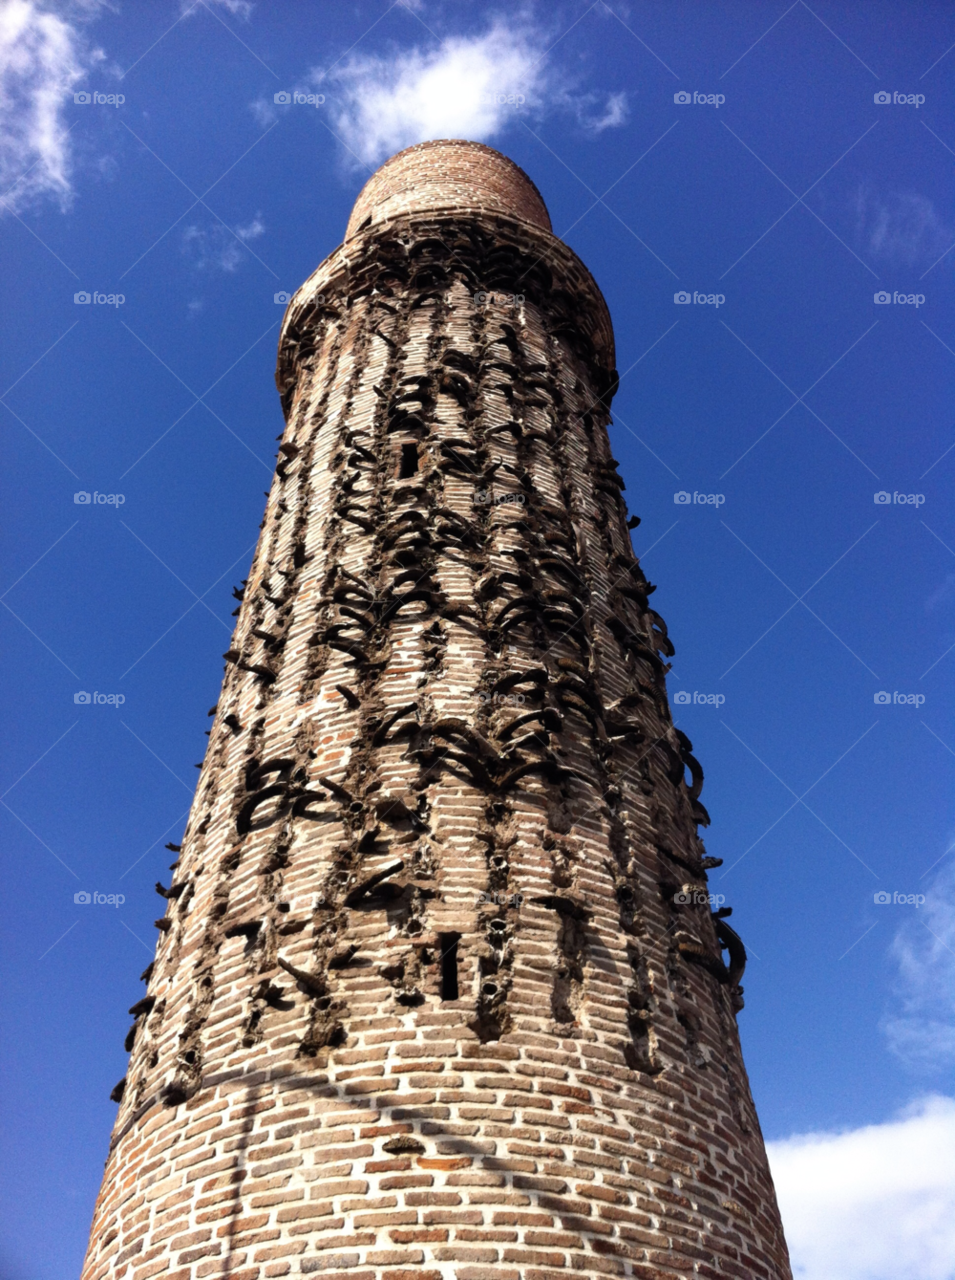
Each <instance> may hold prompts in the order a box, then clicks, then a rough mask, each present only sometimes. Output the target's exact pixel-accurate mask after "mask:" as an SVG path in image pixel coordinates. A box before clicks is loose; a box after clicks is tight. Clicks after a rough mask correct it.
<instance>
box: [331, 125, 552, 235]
mask: <svg viewBox="0 0 955 1280" xmlns="http://www.w3.org/2000/svg"><path fill="white" fill-rule="evenodd" d="M431 209H461V210H481V211H482V212H484V211H489V212H492V213H504V214H509V215H510V216H511V217H515V218H520V219H522V220H523V221H524V222H530V223H533V224H534V225H535V226H538V227H541V228H543V230H545V231H550V230H551V224H550V216H549V214H548V212H547V206H546V205H545V204H544V201H543V199H542V197H541V194H540V192H539V191H538V190H537V188H536V187H535V186H534V184H533V182H531V180H530V178H529V177H528V176H527V174H526V173H525V172H524V170H523V169H521V168H519V167H518V166H517V165H516V164H515V163H514V161H513V160H509V159H508V158H507V156H505V155H502V154H501V153H500V151H495V150H494V148H493V147H487V146H485V145H484V143H483V142H466V141H463V140H461V139H442V140H440V141H437V142H419V143H418V144H417V146H414V147H408V148H407V149H406V150H404V151H399V152H398V154H397V155H394V156H392V157H391V159H390V160H386V161H385V163H384V164H383V165H382V166H381V168H380V169H377V170H376V171H375V172H374V173H373V174H372V175H371V177H370V178H369V179H368V181H367V182H366V183H365V185H364V186H363V187H362V189H361V191H360V193H359V195H358V199H357V200H356V201H355V207H354V209H352V214H351V217H350V218H349V220H348V229H347V231H346V232H345V239H346V240H347V239H350V238H351V237H352V236H354V235H356V234H357V233H358V232H359V231H361V230H363V229H364V228H365V227H367V226H370V225H371V224H372V223H376V222H384V221H386V220H387V219H388V218H391V217H394V216H395V215H396V214H399V213H409V212H412V211H415V212H424V211H425V210H431Z"/></svg>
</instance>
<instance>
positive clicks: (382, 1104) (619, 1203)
mask: <svg viewBox="0 0 955 1280" xmlns="http://www.w3.org/2000/svg"><path fill="white" fill-rule="evenodd" d="M435 150H437V149H436V148H432V149H431V154H432V155H433V154H434V151H435ZM445 150H446V151H448V150H449V148H448V147H447V145H446V147H445ZM464 150H465V152H466V154H465V156H464V159H463V160H462V161H461V163H462V164H465V163H470V162H471V161H472V160H473V157H474V155H475V153H476V152H477V153H480V155H481V156H483V155H484V154H485V152H486V151H487V149H485V148H475V147H474V146H473V145H469V146H468V147H467V148H465V149H464ZM425 153H426V149H419V150H418V152H417V153H416V154H418V155H421V154H425ZM487 154H488V155H490V156H493V155H494V153H489V152H488V153H487ZM456 163H457V159H456V157H455V156H454V155H445V156H444V158H443V159H442V165H444V166H445V167H446V168H448V169H451V168H454V166H455V164H456ZM493 163H494V164H495V165H496V166H497V169H498V170H499V171H501V172H510V171H511V169H510V166H509V162H505V161H503V158H498V160H495V161H494V162H493ZM385 170H386V173H387V170H388V166H385ZM372 182H374V179H373V180H372ZM369 186H371V184H369ZM368 190H369V188H367V187H366V192H365V193H363V197H362V199H364V198H365V194H366V193H367V192H368ZM522 190H525V191H526V188H522V186H521V183H520V182H518V183H517V187H516V191H517V193H518V195H520V193H521V191H522ZM469 198H470V197H469ZM513 198H514V197H513V191H512V197H511V198H510V199H509V204H508V209H507V210H503V209H502V210H501V211H499V212H497V213H494V212H491V211H489V210H485V211H484V212H482V213H480V214H476V213H475V212H474V207H472V206H469V207H468V209H466V210H453V209H451V210H447V209H446V210H444V211H442V212H440V213H438V212H435V211H434V210H431V209H428V208H427V207H417V208H409V209H408V210H406V211H404V212H402V211H401V210H399V209H397V208H396V207H395V205H394V204H393V203H392V204H389V201H391V200H392V197H391V196H390V195H388V196H386V197H385V203H386V204H389V212H388V216H387V217H385V218H383V219H382V220H380V221H378V222H373V223H372V224H371V225H370V226H369V227H367V228H366V229H365V230H364V231H360V232H358V233H357V234H355V235H353V236H352V237H351V238H350V239H348V240H346V243H345V244H344V245H343V246H342V247H341V248H340V249H339V250H338V251H336V253H335V254H333V255H332V256H331V257H330V258H329V259H328V260H327V261H326V262H325V263H323V264H322V266H321V267H320V268H319V269H318V271H317V272H316V273H315V275H314V276H313V277H312V278H311V279H310V280H309V281H308V282H307V283H306V284H305V285H304V286H303V287H302V289H301V290H299V292H298V294H297V295H296V296H295V298H294V299H293V302H292V304H291V305H290V307H289V311H288V313H287V316H286V320H285V324H284V326H283V333H282V339H281V343H280V353H279V372H278V382H279V389H280V392H281V394H282V397H283V403H284V405H285V408H286V412H287V424H288V425H287V429H286V432H285V435H284V437H283V440H282V443H281V448H280V453H279V461H278V465H277V469H276V475H275V479H274V483H273V486H272V491H271V495H270V498H269V502H268V507H267V510H266V515H265V520H264V522H263V527H262V534H261V537H260V540H259V545H258V548H257V551H256V555H255V559H254V562H253V567H252V570H251V573H250V578H249V580H248V583H247V584H246V586H245V591H244V599H243V601H242V603H241V607H240V610H239V617H238V623H237V626H236V631H235V634H234V637H233V640H232V644H231V647H230V649H229V651H228V654H227V666H226V674H225V678H224V681H223V687H222V694H221V697H220V700H219V704H218V710H217V712H216V716H215V720H214V724H213V729H212V736H211V738H210V743H209V749H208V752H207V756H206V760H205V763H204V766H203V770H202V773H201V775H200V781H199V787H198V790H197V793H196V797H195V802H194V804H193V807H192V812H191V814H190V818H189V822H188V825H187V829H186V834H185V837H184V840H183V847H182V852H181V854H180V856H179V859H178V863H177V865H176V866H175V867H174V872H173V876H172V884H171V886H170V889H169V890H168V892H170V893H171V895H172V896H170V897H169V899H168V901H167V905H166V910H165V914H164V915H163V917H162V918H161V920H160V921H158V922H157V924H158V927H159V942H158V946H157V953H156V960H155V963H154V965H151V966H150V969H149V970H147V972H146V974H145V975H144V978H145V980H146V982H147V995H146V997H145V999H144V1000H143V1001H142V1002H140V1003H139V1004H138V1005H134V1006H133V1010H132V1012H133V1013H134V1016H135V1024H134V1031H133V1032H132V1035H131V1038H132V1053H131V1056H130V1063H129V1070H128V1073H127V1076H126V1078H125V1081H124V1082H123V1084H122V1085H121V1086H119V1087H118V1089H117V1096H119V1097H120V1108H119V1115H118V1118H117V1122H116V1128H115V1131H114V1135H113V1140H112V1144H111V1148H110V1155H109V1160H108V1163H107V1168H106V1174H105V1178H104V1182H103V1189H102V1191H101V1194H100V1199H99V1201H98V1204H97V1208H96V1214H95V1219H94V1223H93V1230H92V1235H91V1242H90V1249H89V1254H88V1257H87V1261H86V1266H85V1269H84V1272H83V1280H106V1278H107V1277H108V1278H109V1280H114V1278H116V1280H118V1278H119V1277H128V1278H129V1280H147V1277H152V1276H158V1277H163V1278H164V1280H198V1278H199V1277H206V1276H213V1277H225V1276H229V1277H232V1278H233V1280H240V1278H241V1280H260V1278H264V1277H271V1276H287V1275H288V1276H299V1275H313V1276H320V1277H323V1280H332V1278H333V1277H334V1278H336V1280H338V1278H339V1277H341V1280H345V1278H346V1277H350V1278H351V1280H412V1278H414V1280H421V1278H422V1277H425V1280H439V1277H441V1278H443V1280H558V1277H560V1276H561V1275H562V1274H565V1273H567V1272H568V1271H569V1270H574V1271H577V1272H582V1273H583V1274H584V1276H585V1277H587V1278H588V1280H597V1277H600V1276H608V1275H610V1276H635V1277H641V1278H642V1280H677V1278H678V1277H679V1278H681V1280H686V1278H687V1277H690V1276H694V1277H696V1276H701V1277H727V1276H733V1277H746V1280H787V1278H788V1277H789V1275H790V1272H789V1267H788V1261H787V1255H786V1248H785V1244H784V1241H783V1238H782V1232H781V1227H780V1222H779V1216H778V1212H777V1209H776V1204H775V1197H774V1193H773V1188H772V1182H771V1180H770V1175H769V1171H768V1167H767V1163H766V1157H765V1152H764V1149H763V1142H762V1138H761V1135H760V1131H759V1125H758V1121H757V1118H756V1115H755V1112H754V1109H753V1104H752V1100H751V1098H750V1093H749V1088H748V1084H747V1080H746V1074H745V1070H744V1067H743V1063H742V1058H741V1055H740V1048H739V1041H738V1037H737V1031H736V1023H735V1015H736V1012H737V1010H738V1009H739V1008H740V1007H741V1003H742V1002H741V989H740V987H739V977H740V966H741V963H742V958H743V953H742V949H741V944H739V943H738V940H737V939H736V937H735V935H734V934H732V933H731V932H730V931H729V930H728V927H727V926H726V925H725V923H724V922H723V921H721V920H715V919H714V918H713V917H712V916H711V913H710V911H709V908H708V906H706V900H705V893H706V889H705V882H706V868H707V865H708V863H707V860H706V859H705V855H704V850H703V846H702V843H701V841H700V839H699V837H698V834H697V826H698V824H700V823H706V822H707V821H708V818H707V816H706V811H705V810H704V809H703V807H702V805H701V803H700V801H699V798H698V793H699V785H700V781H701V777H702V775H701V773H700V770H699V766H698V765H697V763H696V761H695V760H694V759H693V757H692V755H691V745H690V744H689V743H688V741H687V740H686V739H685V737H683V736H682V735H681V734H679V733H678V732H677V731H676V730H675V729H674V728H673V725H672V722H671V719H670V713H669V708H668V704H667V700H666V690H665V673H666V669H667V668H666V663H665V659H666V657H667V656H669V654H670V653H672V646H671V644H670V641H669V639H668V638H667V635H666V627H665V624H664V623H663V620H662V619H661V618H660V617H659V616H658V615H657V614H656V613H655V612H654V611H653V609H652V607H651V604H650V601H649V596H650V594H651V592H652V590H653V588H652V586H651V585H650V584H649V583H647V581H646V579H645V577H644V576H643V573H642V571H641V570H640V568H639V565H638V564H637V562H636V561H635V559H634V557H633V553H632V550H631V546H630V538H629V533H628V530H627V525H626V512H625V508H624V504H623V501H622V498H621V495H620V490H621V488H622V482H621V481H620V479H619V477H618V476H617V474H616V469H615V464H614V462H613V459H612V457H611V454H610V449H609V442H608V438H607V433H606V423H607V421H608V418H609V413H608V408H607V405H608V402H609V397H610V395H611V394H612V390H613V386H614V376H613V339H612V333H611V330H610V325H609V318H608V317H607V314H606V308H605V306H604V303H603V299H602V298H601V297H600V294H599V291H598V290H597V289H596V286H595V285H594V283H593V281H592V280H591V278H590V276H589V274H588V273H587V272H586V269H585V268H584V267H583V266H582V264H580V263H579V261H578V260H577V259H576V258H575V257H574V255H573V254H572V253H571V252H570V251H569V250H568V249H567V248H566V247H565V246H563V245H561V244H560V242H558V241H556V240H555V239H554V238H553V237H551V236H550V235H549V234H548V233H547V232H546V231H543V230H540V229H536V228H534V227H533V226H531V225H530V223H531V222H532V221H533V219H531V218H528V217H527V216H526V209H524V210H523V211H517V213H516V216H514V215H515V209H514V207H513ZM360 203H361V201H359V204H360ZM687 769H689V771H690V780H689V782H687V781H686V780H685V779H686V771H687ZM724 947H725V948H726V949H727V950H728V952H729V964H727V963H726V962H724V960H723V958H722V951H723V949H724Z"/></svg>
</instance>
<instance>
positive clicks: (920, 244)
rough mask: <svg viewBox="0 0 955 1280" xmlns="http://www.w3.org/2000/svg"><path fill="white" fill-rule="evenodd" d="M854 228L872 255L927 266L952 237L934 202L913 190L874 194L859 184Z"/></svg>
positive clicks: (947, 245)
mask: <svg viewBox="0 0 955 1280" xmlns="http://www.w3.org/2000/svg"><path fill="white" fill-rule="evenodd" d="M855 212H856V217H857V224H856V229H857V232H858V233H859V235H860V238H861V241H862V244H863V246H864V247H865V248H866V249H867V250H868V252H869V253H870V254H871V256H872V257H873V258H877V259H880V260H881V261H884V262H887V263H889V264H890V265H901V266H907V267H914V266H930V265H931V264H932V263H933V262H934V261H935V260H936V259H937V258H938V257H939V255H940V254H942V253H944V252H945V250H946V249H948V248H949V247H950V245H951V244H952V241H953V240H955V232H953V230H952V228H951V227H949V226H947V225H946V224H945V223H944V222H943V220H942V218H941V217H940V216H939V214H938V211H937V209H936V208H935V205H934V203H933V202H932V201H931V200H929V199H928V198H927V197H926V196H923V195H919V194H918V192H914V191H901V192H900V191H895V192H890V193H889V194H888V195H878V194H875V193H873V192H872V191H871V190H869V189H868V188H867V187H865V186H863V187H860V188H859V190H858V192H857V193H856V198H855Z"/></svg>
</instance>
